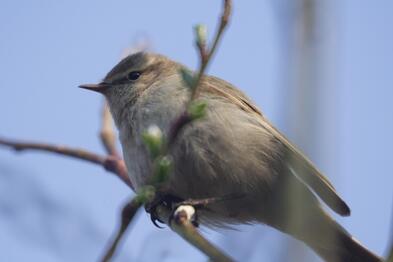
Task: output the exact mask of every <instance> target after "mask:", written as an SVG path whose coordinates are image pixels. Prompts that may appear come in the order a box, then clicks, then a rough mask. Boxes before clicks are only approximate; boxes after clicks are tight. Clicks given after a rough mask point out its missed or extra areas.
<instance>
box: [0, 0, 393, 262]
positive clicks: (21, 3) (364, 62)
mask: <svg viewBox="0 0 393 262" xmlns="http://www.w3.org/2000/svg"><path fill="white" fill-rule="evenodd" d="M234 2H235V3H234V15H233V17H232V20H231V24H230V27H229V28H228V31H227V32H226V33H225V35H224V39H223V42H222V45H221V46H220V48H219V50H218V53H217V55H216V56H215V59H214V60H213V63H212V64H211V67H210V68H209V73H210V74H213V75H216V76H219V77H221V78H223V79H226V80H227V81H229V82H232V83H233V84H235V85H236V86H238V87H239V88H241V89H242V90H243V91H245V92H246V93H247V94H248V95H249V96H250V97H251V98H252V99H253V100H254V101H255V102H256V104H258V105H259V106H260V107H261V108H262V110H263V111H264V113H265V114H266V116H267V117H268V118H269V119H270V120H271V121H272V122H273V123H274V124H275V125H276V126H277V127H278V128H279V129H280V130H281V131H282V132H283V133H284V134H286V135H287V136H288V137H289V138H290V140H291V141H293V142H294V143H295V144H297V145H298V147H300V148H301V149H302V151H304V152H305V153H306V154H307V155H308V156H309V157H310V158H311V159H312V160H313V162H314V163H315V164H316V165H317V166H318V167H319V168H320V169H321V170H322V171H323V172H324V173H325V174H326V175H327V176H328V177H329V178H330V179H331V181H332V182H333V184H334V185H335V186H336V189H337V190H338V192H339V193H340V194H341V195H342V196H343V198H344V199H345V200H346V201H347V203H348V204H349V205H350V207H351V209H352V215H351V216H350V217H347V218H341V217H337V216H335V217H336V219H337V220H339V222H340V223H342V225H343V226H344V227H345V228H346V229H348V231H349V232H351V233H352V234H353V235H354V236H355V237H356V238H357V239H359V240H360V241H361V242H362V243H363V244H364V245H365V246H367V247H368V248H370V249H371V250H373V251H374V252H376V253H378V254H379V255H385V254H386V251H387V248H388V246H389V243H390V242H389V240H390V238H391V235H392V231H393V229H392V228H391V225H390V222H391V214H392V206H393V203H392V199H393V186H392V185H393V175H392V174H393V171H392V169H391V167H390V164H391V162H392V161H393V158H392V150H391V149H392V148H393V138H392V134H393V117H392V113H393V103H392V101H393V74H392V68H393V52H392V51H393V50H392V47H393V32H392V27H391V25H392V23H393V16H392V13H393V1H389V0H379V1H355V0H341V1H338V0H330V1H322V0H318V1H317V0H263V1H260V0H249V1H234ZM220 8H221V1H219V0H217V1H211V0H203V1H202V0H200V1H181V0H172V1H152V0H145V1H132V0H127V1H126V0H115V1H92V0H89V1H88V0H86V1H75V0H74V1H71V0H70V1H53V0H40V1H28V0H2V1H1V2H0V35H1V41H0V72H1V77H0V119H1V125H0V136H2V137H3V136H4V137H10V138H21V139H32V140H37V141H47V142H52V143H59V144H65V145H70V146H78V147H83V148H87V149H89V150H92V151H95V152H100V153H103V152H104V151H103V149H102V148H101V144H100V141H99V139H98V129H99V125H100V110H101V105H102V98H101V97H100V96H98V95H96V94H92V93H90V92H87V91H84V90H80V89H78V88H77V86H78V85H79V84H82V83H90V82H92V83H94V82H97V81H99V80H100V79H101V78H102V77H103V76H104V75H105V74H106V72H107V71H108V70H109V69H111V67H112V66H114V65H115V64H116V63H117V62H118V61H119V59H120V58H122V57H124V56H125V55H126V54H127V53H129V52H130V51H132V50H131V49H132V47H135V46H138V45H141V46H145V45H148V46H149V48H150V49H151V50H153V51H155V52H158V53H162V54H165V55H167V56H169V57H171V58H173V59H175V60H177V61H179V62H182V63H184V64H186V65H188V66H190V67H192V68H195V67H196V65H197V61H198V60H197V52H196V51H195V48H194V46H193V39H194V37H193V30H192V27H193V25H195V24H197V23H204V24H206V25H207V26H208V29H209V31H210V35H213V32H214V29H215V25H216V22H217V19H218V14H219V13H220ZM131 196H132V192H130V190H129V189H128V188H127V187H126V186H125V185H123V184H122V182H120V180H118V179H117V178H115V177H113V176H112V175H110V174H108V173H106V172H105V171H104V170H103V169H102V168H101V167H97V166H94V165H92V164H88V163H84V162H81V161H75V160H70V159H67V158H65V157H58V156H54V155H48V154H42V153H36V152H30V153H27V152H26V153H23V154H15V153H14V152H12V151H9V150H7V149H5V148H1V150H0V247H1V248H0V250H1V252H0V260H1V261H27V260H30V261H97V260H98V258H99V257H101V255H102V254H103V252H104V248H105V247H106V244H107V242H108V240H109V238H110V237H111V236H112V232H113V230H114V229H115V227H116V226H118V217H119V213H120V209H121V207H122V206H123V204H124V203H125V202H126V201H127V200H128V199H129V198H130V197H131ZM202 230H203V232H204V234H205V235H206V236H207V237H208V238H209V239H211V240H212V241H214V242H215V243H217V244H218V245H219V246H220V247H221V248H223V249H224V250H225V251H227V252H228V253H229V254H231V255H232V256H233V257H235V258H236V259H237V260H239V261H319V260H318V258H317V257H316V256H315V255H314V254H313V253H312V252H310V251H309V249H307V248H305V247H304V245H303V244H302V243H300V242H297V241H294V240H292V239H290V238H289V237H287V236H285V235H283V234H281V233H279V232H277V231H275V230H273V229H271V228H269V227H265V226H260V225H256V226H243V227H240V228H239V231H228V230H221V231H219V232H213V231H211V230H208V229H202ZM185 257H186V258H187V261H206V258H205V257H204V256H203V255H202V254H201V253H200V252H199V251H198V250H196V249H195V248H193V247H192V246H190V245H189V244H187V243H185V242H184V241H182V240H181V239H180V238H179V237H178V236H177V235H175V234H173V233H172V232H171V231H170V230H169V229H167V228H166V229H163V230H159V229H157V228H155V227H154V226H153V225H152V224H151V222H150V220H149V217H148V216H147V215H146V214H145V213H144V212H140V214H139V216H138V218H137V219H136V220H135V221H134V224H133V226H132V229H131V230H129V231H128V234H127V237H126V240H125V241H124V242H123V244H122V247H121V249H120V250H119V252H118V253H117V256H116V259H115V261H184V259H185Z"/></svg>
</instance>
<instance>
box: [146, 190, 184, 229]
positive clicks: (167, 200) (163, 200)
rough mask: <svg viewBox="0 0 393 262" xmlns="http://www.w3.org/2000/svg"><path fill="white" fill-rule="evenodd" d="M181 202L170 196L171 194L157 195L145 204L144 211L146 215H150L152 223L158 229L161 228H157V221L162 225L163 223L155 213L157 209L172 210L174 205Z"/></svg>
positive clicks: (177, 198) (179, 199)
mask: <svg viewBox="0 0 393 262" xmlns="http://www.w3.org/2000/svg"><path fill="white" fill-rule="evenodd" d="M182 201H183V199H181V198H179V197H176V196H174V195H171V194H163V193H157V194H156V196H155V197H154V199H153V200H152V201H151V202H149V203H146V204H145V210H146V212H147V213H149V214H150V219H151V221H152V222H153V224H154V225H155V226H156V227H158V228H162V227H161V226H159V225H158V224H157V221H158V222H160V223H163V224H164V223H165V222H164V221H162V220H161V219H160V218H159V217H158V215H157V211H156V209H157V207H159V206H165V207H167V208H169V209H171V210H173V207H174V205H175V204H176V203H180V202H182Z"/></svg>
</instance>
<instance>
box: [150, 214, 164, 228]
mask: <svg viewBox="0 0 393 262" xmlns="http://www.w3.org/2000/svg"><path fill="white" fill-rule="evenodd" d="M150 220H151V222H152V223H153V224H154V225H155V226H156V227H157V228H159V229H163V228H164V227H162V226H160V225H158V224H157V221H158V222H160V223H163V222H162V221H161V220H160V219H158V218H157V217H156V216H155V215H153V214H150Z"/></svg>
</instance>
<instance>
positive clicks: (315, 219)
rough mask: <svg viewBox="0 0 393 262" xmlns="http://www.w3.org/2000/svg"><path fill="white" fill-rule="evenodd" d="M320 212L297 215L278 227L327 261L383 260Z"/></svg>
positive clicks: (359, 261) (378, 261) (358, 261)
mask: <svg viewBox="0 0 393 262" xmlns="http://www.w3.org/2000/svg"><path fill="white" fill-rule="evenodd" d="M318 209H319V210H318V212H307V211H305V212H302V213H298V214H297V215H294V216H293V217H291V218H290V219H289V220H288V221H289V223H286V224H281V225H277V224H276V225H275V227H276V228H277V229H279V230H280V231H283V232H285V233H287V234H290V235H292V236H294V237H295V238H297V239H299V240H301V241H303V242H304V243H305V244H307V245H308V246H309V247H311V248H312V249H313V250H314V251H315V252H316V253H317V254H318V255H319V256H320V257H321V258H323V259H324V260H325V261H328V262H380V261H382V259H381V258H380V257H378V256H377V255H375V254H373V253H372V252H371V251H369V250H368V249H367V248H365V247H364V246H362V245H361V244H360V243H359V242H358V241H357V240H356V239H354V238H353V237H352V236H351V235H350V234H349V233H348V232H347V231H346V230H345V229H344V228H342V227H341V226H340V225H339V224H338V223H337V222H336V221H334V220H333V219H332V218H331V217H330V216H329V215H328V214H326V213H325V212H324V211H323V210H322V209H321V208H318ZM303 211H304V210H303ZM314 211H315V210H314Z"/></svg>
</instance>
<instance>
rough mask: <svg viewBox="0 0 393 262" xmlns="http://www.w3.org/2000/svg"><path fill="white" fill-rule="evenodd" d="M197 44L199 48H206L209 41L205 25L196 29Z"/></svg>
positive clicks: (199, 25) (197, 26)
mask: <svg viewBox="0 0 393 262" xmlns="http://www.w3.org/2000/svg"><path fill="white" fill-rule="evenodd" d="M194 30H195V36H196V43H197V45H198V46H205V45H206V39H207V28H206V26H205V25H201V24H198V25H196V26H195V27H194Z"/></svg>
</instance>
